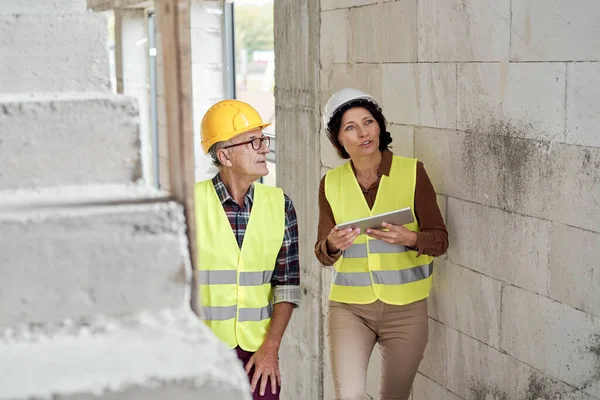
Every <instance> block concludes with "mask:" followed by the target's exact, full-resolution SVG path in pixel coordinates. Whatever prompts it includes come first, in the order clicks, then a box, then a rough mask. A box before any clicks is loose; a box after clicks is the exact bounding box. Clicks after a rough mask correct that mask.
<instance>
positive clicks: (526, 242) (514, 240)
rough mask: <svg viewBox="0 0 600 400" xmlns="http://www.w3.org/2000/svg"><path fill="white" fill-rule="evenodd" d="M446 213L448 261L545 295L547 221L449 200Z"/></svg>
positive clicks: (548, 234) (549, 228) (549, 224)
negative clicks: (448, 245) (449, 242)
mask: <svg viewBox="0 0 600 400" xmlns="http://www.w3.org/2000/svg"><path fill="white" fill-rule="evenodd" d="M448 215H449V218H448V230H449V236H450V237H451V238H452V246H450V249H449V258H450V260H451V261H452V262H454V263H457V264H460V265H463V266H465V267H467V268H470V269H473V270H475V271H479V272H481V273H483V274H485V275H488V276H491V277H493V278H496V279H500V280H501V281H504V282H509V283H512V284H513V285H516V286H519V287H522V288H525V289H528V290H530V291H532V292H535V293H541V294H544V295H547V294H548V278H549V271H548V259H549V251H550V232H551V227H552V224H551V222H549V221H545V220H541V219H537V218H532V217H525V216H521V215H518V214H514V213H508V212H505V211H502V210H499V209H496V208H490V207H487V206H483V205H480V204H475V203H469V202H466V201H462V200H458V199H453V198H450V199H448Z"/></svg>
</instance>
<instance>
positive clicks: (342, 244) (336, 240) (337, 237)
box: [327, 226, 360, 254]
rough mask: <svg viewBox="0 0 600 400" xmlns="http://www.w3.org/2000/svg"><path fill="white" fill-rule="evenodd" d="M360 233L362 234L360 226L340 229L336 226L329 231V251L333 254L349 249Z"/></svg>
mask: <svg viewBox="0 0 600 400" xmlns="http://www.w3.org/2000/svg"><path fill="white" fill-rule="evenodd" d="M358 235H360V229H358V228H356V229H352V228H347V229H344V230H339V229H338V227H337V226H334V227H333V229H332V230H331V232H329V236H327V251H328V252H329V253H330V254H333V253H337V252H338V251H340V250H342V251H344V250H348V248H349V247H350V246H352V243H354V239H356V237H357V236H358Z"/></svg>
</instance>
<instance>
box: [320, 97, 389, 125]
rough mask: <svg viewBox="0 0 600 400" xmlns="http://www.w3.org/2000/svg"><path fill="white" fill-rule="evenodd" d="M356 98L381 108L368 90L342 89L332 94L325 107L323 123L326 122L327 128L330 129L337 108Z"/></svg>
mask: <svg viewBox="0 0 600 400" xmlns="http://www.w3.org/2000/svg"><path fill="white" fill-rule="evenodd" d="M356 100H365V101H368V102H370V103H373V104H374V105H375V106H377V107H378V108H381V106H380V105H379V103H377V100H375V98H374V97H373V96H371V95H370V94H369V93H367V92H364V91H362V90H360V89H354V88H344V89H340V90H338V91H337V92H335V93H334V94H333V95H332V96H331V98H330V99H329V101H328V102H327V104H326V105H325V108H324V109H323V123H324V124H325V128H326V129H328V125H329V121H331V119H332V118H333V116H334V115H335V113H336V111H337V110H339V109H340V108H342V107H343V106H344V105H346V104H348V103H350V102H354V101H356Z"/></svg>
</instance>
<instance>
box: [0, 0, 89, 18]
mask: <svg viewBox="0 0 600 400" xmlns="http://www.w3.org/2000/svg"><path fill="white" fill-rule="evenodd" d="M85 11H86V4H85V0H46V1H43V2H40V1H38V0H11V1H6V2H5V4H2V9H0V14H6V15H8V14H21V13H27V14H46V15H48V14H57V13H60V14H66V13H72V12H85Z"/></svg>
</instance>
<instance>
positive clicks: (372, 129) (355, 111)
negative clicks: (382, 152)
mask: <svg viewBox="0 0 600 400" xmlns="http://www.w3.org/2000/svg"><path fill="white" fill-rule="evenodd" d="M338 141H339V142H340V144H341V145H342V146H344V148H345V149H346V151H347V152H348V154H350V157H351V158H355V157H363V156H368V155H371V154H374V153H375V152H377V151H379V124H378V123H377V121H376V120H375V118H374V117H373V115H372V114H371V113H370V112H369V111H368V110H367V109H365V108H362V107H353V108H350V109H349V110H347V111H346V112H345V113H344V115H342V121H341V126H340V131H339V133H338Z"/></svg>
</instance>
